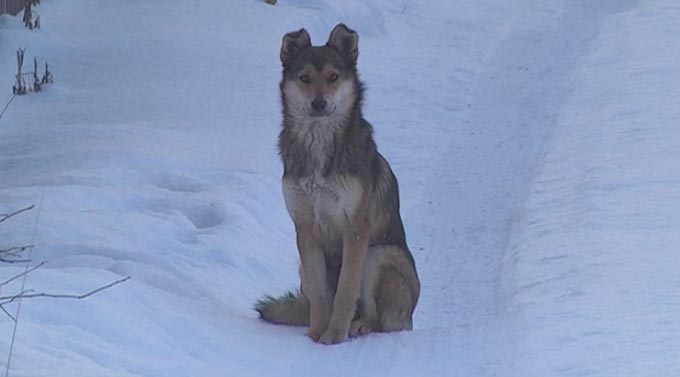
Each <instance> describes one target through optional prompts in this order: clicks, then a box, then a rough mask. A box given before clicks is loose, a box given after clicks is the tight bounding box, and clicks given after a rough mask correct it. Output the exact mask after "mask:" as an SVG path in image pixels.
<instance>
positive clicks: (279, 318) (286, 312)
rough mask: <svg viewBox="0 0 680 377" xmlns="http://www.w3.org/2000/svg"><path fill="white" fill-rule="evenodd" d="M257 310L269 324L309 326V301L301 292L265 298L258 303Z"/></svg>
mask: <svg viewBox="0 0 680 377" xmlns="http://www.w3.org/2000/svg"><path fill="white" fill-rule="evenodd" d="M255 310H256V311H257V312H258V313H260V318H262V319H263V320H265V321H267V322H272V323H277V324H282V325H294V326H309V301H308V300H307V298H306V297H305V296H303V295H302V293H301V292H297V293H296V294H294V293H292V292H288V293H286V294H285V295H283V296H281V297H278V298H275V297H272V296H265V297H264V298H263V299H261V300H259V301H257V303H256V304H255Z"/></svg>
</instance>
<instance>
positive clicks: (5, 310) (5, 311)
mask: <svg viewBox="0 0 680 377" xmlns="http://www.w3.org/2000/svg"><path fill="white" fill-rule="evenodd" d="M0 309H1V310H2V311H3V312H4V313H5V314H6V315H7V316H8V317H9V319H11V320H12V322H14V323H16V321H17V319H16V318H14V317H12V315H11V314H9V312H8V311H7V309H5V307H4V306H2V305H0Z"/></svg>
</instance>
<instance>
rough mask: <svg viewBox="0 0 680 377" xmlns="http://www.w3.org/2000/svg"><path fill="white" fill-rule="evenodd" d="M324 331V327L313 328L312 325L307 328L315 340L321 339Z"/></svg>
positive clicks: (308, 333)
mask: <svg viewBox="0 0 680 377" xmlns="http://www.w3.org/2000/svg"><path fill="white" fill-rule="evenodd" d="M322 333H324V329H313V328H311V327H310V328H309V330H307V336H308V337H309V338H310V339H311V340H313V341H315V342H318V341H319V339H320V338H321V334H322Z"/></svg>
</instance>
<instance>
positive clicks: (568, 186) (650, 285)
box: [0, 0, 680, 377]
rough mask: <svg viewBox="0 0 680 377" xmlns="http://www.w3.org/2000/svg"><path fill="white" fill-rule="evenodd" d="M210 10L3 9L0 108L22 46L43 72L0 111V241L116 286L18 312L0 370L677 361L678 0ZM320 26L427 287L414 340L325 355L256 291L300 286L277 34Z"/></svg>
mask: <svg viewBox="0 0 680 377" xmlns="http://www.w3.org/2000/svg"><path fill="white" fill-rule="evenodd" d="M228 3H229V2H221V1H213V2H205V1H204V2H190V1H180V0H166V1H162V2H161V1H154V2H150V1H149V2H141V1H92V0H50V1H44V2H43V4H42V5H40V6H39V7H38V8H37V10H38V11H39V12H40V14H41V20H42V29H40V30H39V31H37V32H30V31H27V30H24V29H23V26H22V25H21V22H20V19H19V18H16V17H9V16H6V15H5V16H0V91H2V90H5V91H6V92H4V93H6V95H5V96H4V97H3V96H0V102H2V103H0V105H2V106H4V104H5V103H6V100H9V98H10V96H11V95H10V91H9V90H10V88H11V85H12V81H13V73H14V67H15V55H14V52H15V49H16V48H17V47H19V46H21V47H24V48H27V58H26V59H27V61H28V60H29V59H31V58H32V57H33V56H34V55H37V56H38V60H39V61H42V60H45V59H47V60H48V61H49V63H50V67H51V70H52V71H53V73H54V76H55V83H54V84H53V85H51V86H49V87H48V88H47V89H46V90H45V91H44V92H41V93H38V94H30V95H27V96H23V97H18V98H16V99H15V100H14V102H13V103H12V105H11V106H10V107H9V109H8V110H7V113H6V114H5V115H4V117H3V118H2V119H0V213H5V212H8V211H11V210H14V209H17V208H20V207H23V206H26V205H29V204H32V203H35V204H39V203H42V204H41V206H40V207H41V208H40V210H39V211H38V210H37V209H36V210H33V211H30V212H28V213H25V214H22V215H21V216H17V217H15V218H13V219H12V220H11V221H8V222H5V223H2V224H0V248H1V247H7V246H11V245H17V244H26V243H31V242H32V240H33V242H34V243H35V244H36V248H35V249H34V250H33V254H32V258H33V260H34V262H33V263H37V262H39V261H42V260H48V261H49V262H48V263H47V264H46V265H45V266H44V267H43V268H41V269H40V270H38V271H36V272H34V273H32V274H31V275H30V277H29V278H28V281H27V288H30V289H34V290H36V291H49V292H55V293H74V292H76V293H81V292H85V291H88V290H90V289H92V288H95V287H98V286H100V285H103V284H106V283H108V282H111V281H113V280H116V279H118V278H121V277H123V276H128V275H129V276H131V277H132V280H130V281H128V282H126V283H125V284H124V285H121V286H117V287H114V288H113V289H111V290H108V291H105V292H102V293H100V294H98V295H96V296H93V297H90V298H88V299H87V300H82V301H65V300H61V301H56V300H40V299H35V300H26V301H24V303H23V306H22V310H21V316H20V321H19V325H18V328H17V337H16V344H15V348H14V354H13V358H12V362H11V367H10V374H9V375H10V376H12V377H15V376H16V377H19V376H73V375H82V376H117V377H118V376H237V375H238V376H261V375H273V374H276V375H280V376H289V375H290V376H306V375H310V376H312V375H324V376H333V375H337V376H343V375H354V376H375V375H393V376H465V377H467V376H617V377H621V376H631V377H632V376H673V375H680V358H679V357H678V356H680V351H679V350H680V300H679V299H678V297H679V296H678V294H679V292H680V261H679V260H678V256H679V253H680V127H678V120H679V119H680V69H678V68H679V67H678V62H680V41H679V40H678V38H677V35H679V34H680V23H678V22H677V20H678V19H679V18H680V4H679V3H678V2H677V1H675V0H639V1H634V0H621V1H617V0H600V1H597V2H594V1H587V0H569V1H567V0H564V1H560V0H513V1H506V0H455V1H451V0H441V1H439V0H438V1H425V0H418V1H405V0H390V1H388V0H377V1H372V2H363V1H360V0H342V1H333V0H323V1H309V0H289V1H287V0H280V1H279V4H277V5H276V6H273V7H272V6H269V5H266V4H264V3H262V2H260V1H246V2H231V4H228ZM338 22H345V23H347V24H348V25H349V26H350V27H352V28H355V29H356V30H358V31H359V33H360V46H359V48H360V57H359V70H360V72H361V74H362V77H363V79H364V81H365V82H366V84H367V87H368V90H367V95H366V108H365V115H366V117H367V118H368V120H369V121H371V122H372V123H373V124H374V126H375V129H376V140H377V142H378V145H379V148H380V150H381V152H382V153H383V154H384V155H385V156H386V157H387V158H388V160H389V161H390V163H391V164H392V167H393V169H394V171H395V173H396V175H397V177H398V178H399V181H400V186H401V191H402V216H403V217H404V222H405V226H406V233H407V237H408V240H409V245H410V247H411V249H412V251H413V253H414V257H415V259H416V263H417V266H418V270H419V273H420V277H421V281H422V296H421V300H420V303H419V306H418V308H417V309H416V314H415V329H414V331H412V332H408V333H399V334H378V335H371V336H368V337H365V338H360V339H356V340H353V341H350V342H347V343H345V344H341V345H338V346H333V347H322V346H319V345H316V344H314V343H312V342H311V341H310V340H309V339H308V338H306V337H305V336H304V329H301V328H289V327H279V326H273V325H269V324H266V323H262V322H261V321H259V320H258V319H257V317H256V313H255V312H254V311H253V310H252V304H253V303H254V301H255V300H256V299H257V298H259V297H261V296H262V295H263V294H267V293H269V294H277V293H281V292H283V291H284V290H287V289H290V288H294V287H296V286H297V284H298V278H297V252H296V250H295V242H294V232H293V227H292V224H291V223H290V220H289V218H288V215H287V213H286V211H285V208H284V205H283V200H282V196H281V193H280V184H279V178H280V175H281V166H280V161H279V159H278V156H277V152H276V148H275V146H276V137H277V135H278V130H279V125H280V106H279V93H278V81H279V79H280V66H279V61H278V53H279V47H280V45H279V44H280V41H281V37H282V36H283V34H284V33H285V32H287V31H291V30H296V29H298V28H300V27H305V28H306V29H307V30H308V31H309V32H310V34H311V35H312V40H313V43H315V44H320V43H323V42H325V40H326V38H327V35H328V32H329V31H330V29H331V28H332V27H333V26H334V25H335V24H336V23H338ZM38 216H39V217H38ZM36 221H37V226H34V225H35V224H36ZM34 229H35V232H34ZM20 271H23V266H20V265H0V281H1V280H4V279H5V278H7V277H9V276H12V275H13V274H16V273H19V272H20ZM19 288H20V287H19V286H18V284H14V285H11V286H7V287H3V292H2V294H8V293H11V292H12V291H16V290H18V289H19ZM7 309H8V310H10V311H11V312H14V311H15V310H16V307H15V306H13V305H10V306H8V307H7ZM12 329H13V324H12V322H11V321H10V320H9V319H6V318H4V317H0V366H2V367H3V368H2V369H3V370H4V368H5V367H6V354H7V351H8V350H9V342H10V338H11V333H12Z"/></svg>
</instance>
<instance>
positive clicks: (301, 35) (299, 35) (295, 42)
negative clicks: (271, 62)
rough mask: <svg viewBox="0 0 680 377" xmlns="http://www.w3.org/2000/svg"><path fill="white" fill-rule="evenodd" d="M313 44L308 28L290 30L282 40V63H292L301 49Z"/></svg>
mask: <svg viewBox="0 0 680 377" xmlns="http://www.w3.org/2000/svg"><path fill="white" fill-rule="evenodd" d="M311 45H312V42H311V40H310V39H309V33H307V30H305V29H300V30H298V31H293V32H290V33H288V34H286V35H284V36H283V41H282V42H281V63H282V64H283V65H286V64H288V63H290V62H291V61H292V60H293V59H294V58H295V57H296V56H297V54H299V53H300V51H301V50H302V49H304V48H306V47H309V46H311Z"/></svg>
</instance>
